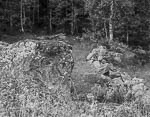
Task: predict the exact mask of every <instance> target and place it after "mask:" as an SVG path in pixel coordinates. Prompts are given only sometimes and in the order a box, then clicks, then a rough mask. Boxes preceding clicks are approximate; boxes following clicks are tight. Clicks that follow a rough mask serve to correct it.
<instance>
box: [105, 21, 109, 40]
mask: <svg viewBox="0 0 150 117" xmlns="http://www.w3.org/2000/svg"><path fill="white" fill-rule="evenodd" d="M104 30H105V37H106V40H107V41H108V32H107V27H106V21H104Z"/></svg>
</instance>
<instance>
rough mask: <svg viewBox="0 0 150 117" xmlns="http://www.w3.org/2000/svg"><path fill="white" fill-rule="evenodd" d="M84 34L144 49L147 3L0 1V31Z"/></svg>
mask: <svg viewBox="0 0 150 117" xmlns="http://www.w3.org/2000/svg"><path fill="white" fill-rule="evenodd" d="M14 30H18V31H21V32H29V31H30V32H37V31H38V30H40V31H41V30H42V31H45V32H46V33H48V34H53V33H60V32H61V33H66V34H71V35H86V36H87V35H88V36H89V37H90V38H93V39H95V38H97V39H101V38H104V39H107V40H109V41H110V42H111V41H112V40H119V41H123V42H125V43H127V44H129V45H144V47H148V44H149V42H150V41H149V40H150V1H149V0H0V32H8V31H14Z"/></svg>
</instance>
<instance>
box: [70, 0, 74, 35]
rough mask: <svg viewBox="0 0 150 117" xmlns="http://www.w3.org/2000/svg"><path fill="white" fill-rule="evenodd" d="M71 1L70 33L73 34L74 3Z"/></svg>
mask: <svg viewBox="0 0 150 117" xmlns="http://www.w3.org/2000/svg"><path fill="white" fill-rule="evenodd" d="M71 2H72V3H71V4H72V21H71V34H72V35H74V5H73V0H72V1H71Z"/></svg>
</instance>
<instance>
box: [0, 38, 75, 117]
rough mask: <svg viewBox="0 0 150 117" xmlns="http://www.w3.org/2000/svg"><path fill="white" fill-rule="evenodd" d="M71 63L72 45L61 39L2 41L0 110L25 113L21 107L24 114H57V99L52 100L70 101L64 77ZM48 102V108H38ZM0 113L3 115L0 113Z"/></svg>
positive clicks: (71, 65)
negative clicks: (10, 42)
mask: <svg viewBox="0 0 150 117" xmlns="http://www.w3.org/2000/svg"><path fill="white" fill-rule="evenodd" d="M73 65H74V61H73V57H72V47H71V46H70V45H69V44H67V43H65V42H63V41H59V40H57V41H56V40H42V41H41V40H29V39H26V40H23V41H19V42H16V43H13V44H3V46H1V50H0V81H1V82H0V91H1V94H0V111H1V112H6V111H7V112H10V113H11V115H14V116H17V115H15V113H18V112H20V114H21V115H20V116H24V115H23V114H22V112H23V111H22V110H24V112H25V114H26V116H33V115H35V114H36V115H38V114H40V113H44V115H43V116H49V113H50V114H51V115H52V116H56V114H58V113H59V114H60V113H61V112H58V111H57V112H56V111H55V112H56V113H54V110H56V109H55V108H54V105H55V104H56V103H52V102H58V103H61V102H64V105H65V104H66V105H69V104H68V103H70V100H71V99H70V93H69V88H68V87H67V86H66V85H64V81H67V79H69V78H70V77H69V76H70V74H71V72H72V69H73ZM68 81H69V80H68ZM47 105H48V107H49V108H51V110H47V111H43V112H39V110H41V108H43V110H45V109H44V108H47ZM64 105H63V106H64ZM62 108H63V110H64V111H65V109H69V108H70V107H69V106H68V107H67V106H65V108H64V107H62V106H59V109H58V108H57V109H58V110H61V109H62ZM1 109H3V110H1ZM4 114H5V116H7V113H4ZM0 116H4V115H1V113H0ZM8 116H9V115H8Z"/></svg>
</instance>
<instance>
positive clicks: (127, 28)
mask: <svg viewBox="0 0 150 117" xmlns="http://www.w3.org/2000/svg"><path fill="white" fill-rule="evenodd" d="M127 45H129V32H128V28H127Z"/></svg>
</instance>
